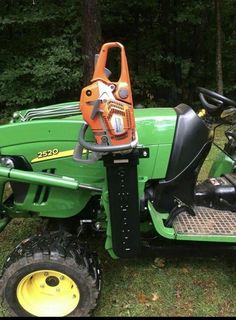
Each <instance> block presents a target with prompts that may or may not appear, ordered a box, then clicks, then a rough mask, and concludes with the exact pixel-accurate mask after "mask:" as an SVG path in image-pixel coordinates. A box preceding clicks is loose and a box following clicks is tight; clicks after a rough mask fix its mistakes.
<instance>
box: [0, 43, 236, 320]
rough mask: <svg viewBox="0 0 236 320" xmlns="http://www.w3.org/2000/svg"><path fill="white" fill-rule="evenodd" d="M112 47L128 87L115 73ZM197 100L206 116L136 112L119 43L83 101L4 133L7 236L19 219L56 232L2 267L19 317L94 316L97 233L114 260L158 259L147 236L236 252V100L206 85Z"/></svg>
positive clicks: (183, 109)
mask: <svg viewBox="0 0 236 320" xmlns="http://www.w3.org/2000/svg"><path fill="white" fill-rule="evenodd" d="M114 47H115V48H118V49H119V50H120V53H121V60H120V61H121V68H120V70H121V72H120V78H119V79H118V81H112V80H110V77H111V75H110V71H109V70H108V69H107V68H106V62H107V56H108V52H109V50H110V49H112V48H114ZM199 95H200V100H201V110H199V112H196V111H194V110H193V109H192V108H191V107H190V106H188V105H186V104H184V103H182V104H179V105H177V106H176V107H174V108H169V107H168V108H167V107H166V108H142V109H140V108H139V109H135V108H134V105H133V99H132V91H131V85H130V79H129V71H128V64H127V59H126V55H125V50H124V47H123V45H121V44H120V43H118V42H111V43H106V44H104V45H103V46H102V48H101V51H100V54H99V56H98V58H97V60H96V64H95V69H94V74H93V78H92V80H91V83H90V84H88V86H87V87H85V88H83V89H82V91H81V96H80V101H78V102H71V103H62V104H59V105H53V106H47V107H43V108H38V109H36V108H32V109H28V110H23V111H18V112H15V113H14V114H13V116H12V119H11V121H10V122H9V123H7V124H5V125H2V126H1V127H0V190H1V193H0V196H1V201H0V208H1V210H0V228H1V230H4V228H5V227H6V226H7V224H8V223H9V222H10V221H11V219H14V218H27V217H30V218H34V217H35V218H41V219H42V220H43V219H44V220H45V221H46V220H47V221H49V225H50V226H51V228H48V229H46V230H45V232H41V233H38V234H35V235H33V236H32V237H30V238H28V239H25V240H24V241H22V242H21V243H19V245H17V246H16V247H15V249H14V250H13V251H12V253H11V254H10V255H9V256H8V257H7V259H6V261H5V263H4V266H3V269H2V275H1V280H0V288H1V294H2V297H3V300H4V304H5V305H6V307H7V308H8V310H9V312H10V314H12V315H14V316H88V315H91V313H92V311H93V310H94V309H95V307H96V305H97V301H98V298H99V293H100V290H101V279H102V278H101V270H100V266H99V259H98V258H97V254H96V252H94V250H93V251H90V249H89V247H88V245H87V244H86V243H87V241H86V242H85V241H84V237H86V234H90V233H92V232H97V231H99V232H103V233H104V235H105V243H104V246H105V249H106V250H107V252H108V254H109V255H110V256H111V257H112V258H114V259H117V258H132V257H139V256H141V255H142V254H144V253H145V254H146V253H149V252H150V253H151V252H152V251H153V250H154V249H155V248H154V246H153V244H152V242H148V240H147V237H145V235H146V234H147V233H148V234H150V233H151V234H153V235H154V237H155V238H156V242H157V244H158V243H166V249H168V244H171V245H172V246H176V247H182V246H183V245H187V244H188V245H189V246H190V247H191V246H192V247H195V248H196V250H197V251H199V252H200V251H201V250H202V247H203V245H211V248H212V250H214V248H218V247H219V246H224V247H225V248H226V249H227V248H229V247H232V246H233V245H234V244H235V242H236V214H235V211H236V174H235V150H236V149H235V147H236V142H235V141H236V140H235V139H236V134H235V127H234V115H235V114H236V112H235V111H236V102H235V101H233V100H231V99H229V98H227V97H225V96H222V95H219V94H218V93H216V92H214V91H211V90H208V89H205V88H199ZM215 122H217V123H219V124H228V127H229V128H228V129H227V130H226V132H225V133H226V137H227V138H228V142H227V143H226V145H225V147H224V149H222V154H221V155H220V156H219V157H218V158H216V159H215V161H214V164H213V167H212V168H211V171H210V174H209V178H207V179H206V180H205V181H204V182H201V183H199V182H198V174H199V171H200V169H201V167H202V165H203V163H204V161H205V159H206V157H207V155H208V153H209V151H210V149H211V146H212V144H213V143H214V126H213V124H214V123H215ZM6 188H8V189H9V188H10V191H11V192H10V193H8V196H7V197H6V195H5V190H6ZM23 227H24V226H22V228H23ZM88 239H89V237H88ZM157 247H158V246H157ZM157 253H158V250H157Z"/></svg>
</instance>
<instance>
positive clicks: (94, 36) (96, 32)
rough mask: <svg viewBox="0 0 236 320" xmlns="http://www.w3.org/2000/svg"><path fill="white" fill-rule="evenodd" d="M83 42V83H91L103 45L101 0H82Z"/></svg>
mask: <svg viewBox="0 0 236 320" xmlns="http://www.w3.org/2000/svg"><path fill="white" fill-rule="evenodd" d="M81 24H82V26H81V38H82V39H81V40H82V41H81V42H82V55H83V57H84V65H83V83H84V85H87V84H89V82H90V80H91V78H92V75H93V71H94V58H95V54H96V53H99V51H100V45H101V17H100V0H82V19H81Z"/></svg>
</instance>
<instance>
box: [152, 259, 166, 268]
mask: <svg viewBox="0 0 236 320" xmlns="http://www.w3.org/2000/svg"><path fill="white" fill-rule="evenodd" d="M154 263H155V265H156V266H157V267H158V268H164V267H165V265H166V261H165V259H163V258H156V259H155V260H154Z"/></svg>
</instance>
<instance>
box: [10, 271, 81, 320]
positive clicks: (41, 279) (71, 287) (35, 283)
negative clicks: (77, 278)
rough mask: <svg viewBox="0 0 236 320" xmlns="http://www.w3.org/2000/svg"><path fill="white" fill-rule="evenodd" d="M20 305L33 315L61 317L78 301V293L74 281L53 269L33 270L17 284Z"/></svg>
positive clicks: (70, 310)
mask: <svg viewBox="0 0 236 320" xmlns="http://www.w3.org/2000/svg"><path fill="white" fill-rule="evenodd" d="M16 294H17V299H18V301H19V303H20V305H21V306H22V307H23V308H24V309H25V310H26V311H27V312H29V313H31V314H32V315H35V316H39V317H40V316H41V317H42V316H49V317H50V316H52V317H55V316H59V317H63V316H66V315H68V314H69V313H71V312H72V311H73V310H74V309H75V308H76V306H77V305H78V303H79V300H80V293H79V288H78V286H77V285H76V284H75V282H74V281H73V280H72V279H71V278H70V277H68V276H67V275H65V274H64V273H61V272H58V271H54V270H40V271H35V272H32V273H30V274H28V275H27V276H25V277H24V278H23V279H22V280H21V281H20V283H19V284H18V286H17V292H16Z"/></svg>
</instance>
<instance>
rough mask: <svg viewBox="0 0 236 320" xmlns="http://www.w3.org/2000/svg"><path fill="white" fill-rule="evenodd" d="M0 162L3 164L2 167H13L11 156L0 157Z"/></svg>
mask: <svg viewBox="0 0 236 320" xmlns="http://www.w3.org/2000/svg"><path fill="white" fill-rule="evenodd" d="M0 164H1V165H2V166H3V167H7V168H10V169H12V168H14V167H15V166H14V162H13V160H12V159H11V158H8V157H1V158H0Z"/></svg>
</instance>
